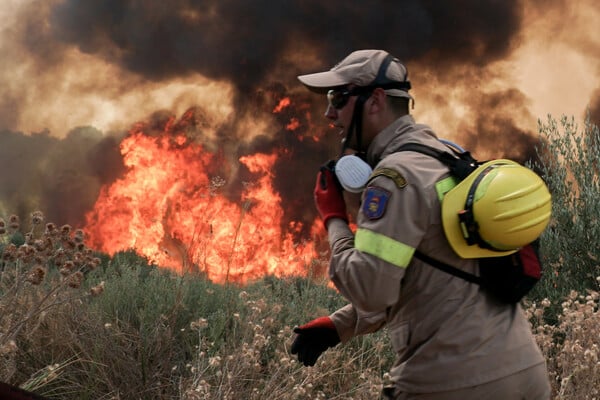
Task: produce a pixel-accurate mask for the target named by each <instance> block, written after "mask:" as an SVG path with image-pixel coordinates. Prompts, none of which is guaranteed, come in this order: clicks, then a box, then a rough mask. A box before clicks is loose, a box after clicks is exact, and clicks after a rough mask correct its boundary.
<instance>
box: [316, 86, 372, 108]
mask: <svg viewBox="0 0 600 400" xmlns="http://www.w3.org/2000/svg"><path fill="white" fill-rule="evenodd" d="M371 93H372V90H369V88H363V87H355V88H352V89H347V88H344V89H332V90H330V91H328V92H327V101H328V102H329V105H330V106H331V107H333V108H335V109H336V110H341V109H342V108H344V106H345V105H346V104H348V100H350V97H351V96H358V95H361V94H364V95H366V96H367V97H369V96H370V95H371Z"/></svg>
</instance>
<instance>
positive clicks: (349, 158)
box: [334, 154, 373, 193]
mask: <svg viewBox="0 0 600 400" xmlns="http://www.w3.org/2000/svg"><path fill="white" fill-rule="evenodd" d="M334 172H335V176H336V177H337V179H338V181H339V182H340V184H341V185H342V187H343V188H344V190H345V191H347V192H350V193H360V192H362V191H363V190H364V188H365V186H366V185H367V182H368V181H369V176H371V173H372V172H373V169H372V168H371V166H370V165H369V164H367V163H366V162H365V161H363V159H362V158H360V157H358V156H355V155H353V154H349V155H345V156H343V157H341V158H340V159H339V160H338V161H337V162H336V163H335V167H334Z"/></svg>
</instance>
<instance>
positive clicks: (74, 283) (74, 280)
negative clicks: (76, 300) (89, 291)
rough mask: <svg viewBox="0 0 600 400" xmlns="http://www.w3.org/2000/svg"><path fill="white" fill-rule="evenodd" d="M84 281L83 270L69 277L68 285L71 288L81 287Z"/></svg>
mask: <svg viewBox="0 0 600 400" xmlns="http://www.w3.org/2000/svg"><path fill="white" fill-rule="evenodd" d="M82 283H83V273H82V272H81V271H77V272H75V273H74V274H72V275H71V276H70V277H69V281H68V283H67V285H69V287H70V288H73V289H79V288H80V287H81V284H82Z"/></svg>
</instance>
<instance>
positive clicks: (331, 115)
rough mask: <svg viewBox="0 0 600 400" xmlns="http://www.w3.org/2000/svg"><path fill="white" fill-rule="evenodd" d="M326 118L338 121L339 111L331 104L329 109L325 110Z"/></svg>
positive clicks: (328, 106)
mask: <svg viewBox="0 0 600 400" xmlns="http://www.w3.org/2000/svg"><path fill="white" fill-rule="evenodd" d="M325 118H329V119H337V111H336V109H335V108H334V107H332V106H331V104H328V105H327V109H326V110H325Z"/></svg>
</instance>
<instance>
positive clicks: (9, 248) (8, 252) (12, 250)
mask: <svg viewBox="0 0 600 400" xmlns="http://www.w3.org/2000/svg"><path fill="white" fill-rule="evenodd" d="M17 251H18V249H17V246H16V245H15V244H14V243H9V244H8V245H6V247H5V248H4V253H2V259H3V260H4V261H15V260H16V259H17Z"/></svg>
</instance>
